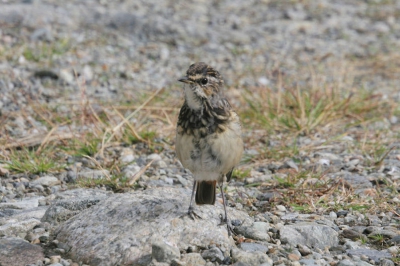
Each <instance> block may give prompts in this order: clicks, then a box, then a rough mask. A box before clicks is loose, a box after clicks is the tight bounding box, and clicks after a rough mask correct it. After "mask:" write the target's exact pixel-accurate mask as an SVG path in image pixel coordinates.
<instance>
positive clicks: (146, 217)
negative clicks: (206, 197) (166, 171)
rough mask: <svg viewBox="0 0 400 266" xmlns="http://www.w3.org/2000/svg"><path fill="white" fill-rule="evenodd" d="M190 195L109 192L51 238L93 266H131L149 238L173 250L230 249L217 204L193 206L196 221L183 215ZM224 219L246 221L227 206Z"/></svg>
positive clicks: (153, 191) (174, 190)
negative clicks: (192, 248) (196, 215)
mask: <svg viewBox="0 0 400 266" xmlns="http://www.w3.org/2000/svg"><path fill="white" fill-rule="evenodd" d="M190 195H191V191H190V190H186V189H183V188H174V187H163V188H154V189H148V190H144V191H136V192H134V193H126V194H113V195H110V196H108V197H107V199H105V200H103V201H102V202H101V204H98V205H95V206H93V207H91V208H89V209H86V210H85V211H83V212H81V213H79V214H77V215H76V216H74V217H72V218H70V219H69V220H67V221H66V222H64V223H63V224H61V225H60V226H59V227H58V228H57V229H56V230H55V237H56V239H57V240H58V241H59V242H62V243H65V244H67V245H68V246H70V247H71V250H70V251H69V252H68V256H70V257H71V258H72V259H73V260H76V261H81V260H82V261H86V262H89V264H95V265H115V264H120V265H128V264H134V263H137V262H138V261H139V260H140V259H141V258H143V257H146V256H149V254H150V253H151V252H152V248H151V243H150V239H153V237H157V239H159V240H162V241H164V242H168V244H169V245H171V246H176V247H178V248H179V250H187V248H188V247H190V246H197V247H200V248H202V249H206V248H207V247H208V246H209V245H211V244H214V245H217V246H218V247H220V248H221V249H224V250H230V249H231V247H232V246H234V242H233V239H232V238H231V237H228V232H227V229H226V227H225V226H218V224H219V223H220V214H221V213H223V206H222V204H221V203H219V202H218V203H217V204H216V205H215V206H212V205H202V206H197V208H196V209H195V212H196V213H197V214H198V215H199V216H201V217H202V219H196V220H193V219H191V218H190V217H189V216H188V215H187V206H188V203H189V200H190ZM229 216H230V218H231V219H240V220H244V221H246V222H249V221H250V218H249V216H248V215H247V214H246V213H244V212H240V211H237V210H234V209H232V208H229ZM109 239H112V241H111V242H110V241H109ZM88 249H90V250H92V252H90V253H88V252H86V251H87V250H88ZM118 254H119V255H118ZM182 260H184V258H182ZM100 262H101V264H99V263H100Z"/></svg>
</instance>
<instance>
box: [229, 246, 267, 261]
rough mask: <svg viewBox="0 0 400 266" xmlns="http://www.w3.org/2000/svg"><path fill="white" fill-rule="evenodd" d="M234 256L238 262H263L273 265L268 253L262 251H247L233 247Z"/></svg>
mask: <svg viewBox="0 0 400 266" xmlns="http://www.w3.org/2000/svg"><path fill="white" fill-rule="evenodd" d="M232 258H233V260H234V261H236V262H241V263H244V265H261V264H263V263H269V264H270V265H272V259H271V258H269V257H268V255H267V254H265V253H262V252H260V251H256V252H245V251H242V250H240V249H238V248H233V249H232Z"/></svg>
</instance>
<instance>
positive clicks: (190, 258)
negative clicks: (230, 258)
mask: <svg viewBox="0 0 400 266" xmlns="http://www.w3.org/2000/svg"><path fill="white" fill-rule="evenodd" d="M181 261H182V262H183V263H185V265H196V266H197V265H199V266H203V265H206V261H205V260H204V259H203V257H202V256H201V255H200V254H199V253H188V254H185V255H183V256H182V259H181Z"/></svg>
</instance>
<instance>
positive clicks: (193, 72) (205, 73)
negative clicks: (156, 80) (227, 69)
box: [179, 62, 224, 110]
mask: <svg viewBox="0 0 400 266" xmlns="http://www.w3.org/2000/svg"><path fill="white" fill-rule="evenodd" d="M179 81H180V82H183V83H185V86H184V89H185V100H186V103H187V104H188V106H189V107H190V108H191V109H195V110H196V109H200V108H201V107H202V105H203V103H204V102H205V101H208V102H211V101H212V100H213V98H216V97H218V96H219V94H220V90H221V88H222V86H223V84H224V81H223V79H222V77H221V75H220V74H219V72H218V71H217V70H215V69H214V68H212V67H210V66H208V65H207V64H205V63H203V62H199V63H195V64H192V65H191V66H190V67H189V69H188V70H187V71H186V76H184V77H182V78H180V79H179Z"/></svg>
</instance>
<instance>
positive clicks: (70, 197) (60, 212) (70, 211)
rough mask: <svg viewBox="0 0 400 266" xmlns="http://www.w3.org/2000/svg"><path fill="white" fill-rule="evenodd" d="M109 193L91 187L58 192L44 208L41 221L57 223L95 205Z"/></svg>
mask: <svg viewBox="0 0 400 266" xmlns="http://www.w3.org/2000/svg"><path fill="white" fill-rule="evenodd" d="M110 194H111V193H110V192H106V191H103V190H93V189H86V190H85V189H75V190H70V191H66V192H62V193H59V194H57V196H56V200H55V201H54V202H53V203H52V204H51V205H50V207H49V208H48V209H47V210H46V213H45V214H44V216H43V218H42V219H41V221H42V222H48V223H50V224H59V223H61V222H63V221H66V220H68V219H69V218H71V217H72V216H74V215H76V214H78V213H80V212H81V211H83V210H85V209H87V208H90V207H92V206H93V205H96V204H97V203H99V202H100V201H101V200H103V199H105V198H107V196H108V195H110Z"/></svg>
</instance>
